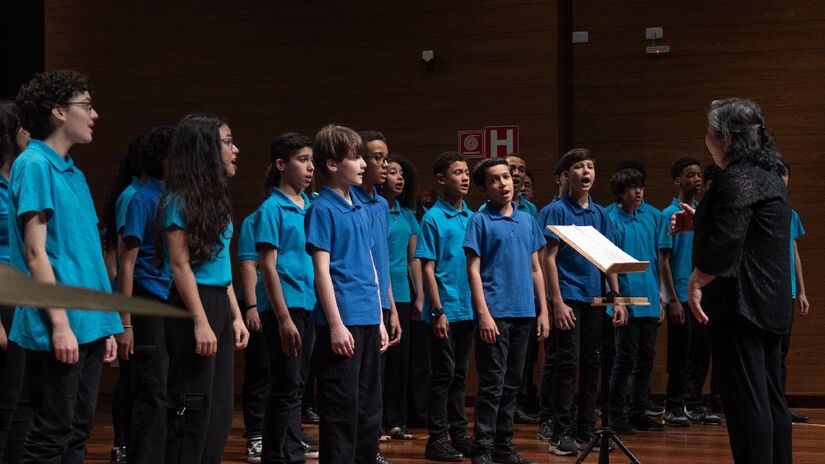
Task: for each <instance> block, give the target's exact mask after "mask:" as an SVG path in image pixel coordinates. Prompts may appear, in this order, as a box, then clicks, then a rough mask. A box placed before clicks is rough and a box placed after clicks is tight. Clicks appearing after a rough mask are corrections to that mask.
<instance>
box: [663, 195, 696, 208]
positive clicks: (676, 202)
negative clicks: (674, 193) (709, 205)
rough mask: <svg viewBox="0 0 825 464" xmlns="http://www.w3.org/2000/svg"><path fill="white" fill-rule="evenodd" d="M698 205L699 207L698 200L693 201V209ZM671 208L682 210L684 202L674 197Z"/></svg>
mask: <svg viewBox="0 0 825 464" xmlns="http://www.w3.org/2000/svg"><path fill="white" fill-rule="evenodd" d="M698 205H699V201H698V200H693V207H694V208H695V207H696V206H698ZM670 206H675V207H677V208H679V209H682V201H681V200H679V199H678V198H676V197H673V201H671V202H670Z"/></svg>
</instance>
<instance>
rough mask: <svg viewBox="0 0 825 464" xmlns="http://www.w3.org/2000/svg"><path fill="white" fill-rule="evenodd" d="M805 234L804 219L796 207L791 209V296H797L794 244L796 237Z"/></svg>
mask: <svg viewBox="0 0 825 464" xmlns="http://www.w3.org/2000/svg"><path fill="white" fill-rule="evenodd" d="M803 235H805V228H803V227H802V220H801V219H799V213H797V212H796V210H795V209H792V210H791V296H793V297H794V298H796V268H795V267H794V266H796V263H795V261H796V257H795V256H794V254H793V244H794V242H796V239H798V238H800V237H802V236H803Z"/></svg>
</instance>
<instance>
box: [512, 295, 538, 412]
mask: <svg viewBox="0 0 825 464" xmlns="http://www.w3.org/2000/svg"><path fill="white" fill-rule="evenodd" d="M536 312H537V313H538V310H537V311H536ZM532 325H533V326H532V327H531V329H530V330H531V331H532V333H536V320H535V319H533V322H532ZM538 359H539V341H538V338H536V337H530V338H529V339H528V342H527V351H526V353H525V355H524V371H523V372H522V373H521V388H520V389H519V391H518V397H517V398H516V404H517V405H518V407H519V408H521V409H524V410H527V409H529V407H530V406H532V405H535V404H537V401H536V399H537V396H538V395H537V394H538V389H537V388H536V385H535V384H534V383H533V371H534V370H535V367H536V361H538Z"/></svg>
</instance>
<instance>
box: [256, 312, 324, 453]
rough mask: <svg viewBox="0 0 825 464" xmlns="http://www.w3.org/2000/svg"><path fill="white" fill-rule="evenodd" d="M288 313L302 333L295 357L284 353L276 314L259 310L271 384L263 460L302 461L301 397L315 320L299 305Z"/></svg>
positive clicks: (313, 338)
mask: <svg viewBox="0 0 825 464" xmlns="http://www.w3.org/2000/svg"><path fill="white" fill-rule="evenodd" d="M289 315H290V317H291V318H292V322H293V323H294V324H295V327H296V328H297V329H298V333H299V334H300V336H301V351H300V353H299V356H297V357H294V356H287V355H285V354H284V351H283V349H282V347H281V333H280V330H279V324H278V318H277V317H275V313H274V312H272V311H266V312H263V313H261V323H262V324H263V326H264V334H265V337H266V347H267V351H269V354H270V372H269V374H270V387H269V398H268V399H267V402H266V413H265V415H264V427H263V432H264V433H263V438H264V441H263V456H262V459H261V462H264V463H294V462H304V461H305V458H304V448H303V446H302V443H301V396H302V395H303V392H304V382H306V376H307V373H308V371H309V360H310V358H311V357H312V349H313V347H314V346H315V323H314V322H313V321H312V319H311V313H310V312H309V311H307V310H305V309H302V308H289Z"/></svg>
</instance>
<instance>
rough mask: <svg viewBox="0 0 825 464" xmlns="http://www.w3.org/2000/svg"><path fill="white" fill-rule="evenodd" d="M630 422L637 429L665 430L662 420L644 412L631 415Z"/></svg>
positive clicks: (649, 430)
mask: <svg viewBox="0 0 825 464" xmlns="http://www.w3.org/2000/svg"><path fill="white" fill-rule="evenodd" d="M630 424H631V425H633V427H636V430H646V431H648V432H664V431H665V426H664V425H663V424H662V422H661V420H656V419H653V418H652V417H649V416H647V415H644V414H640V415H638V416H633V417H631V418H630ZM611 425H612V424H611Z"/></svg>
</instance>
